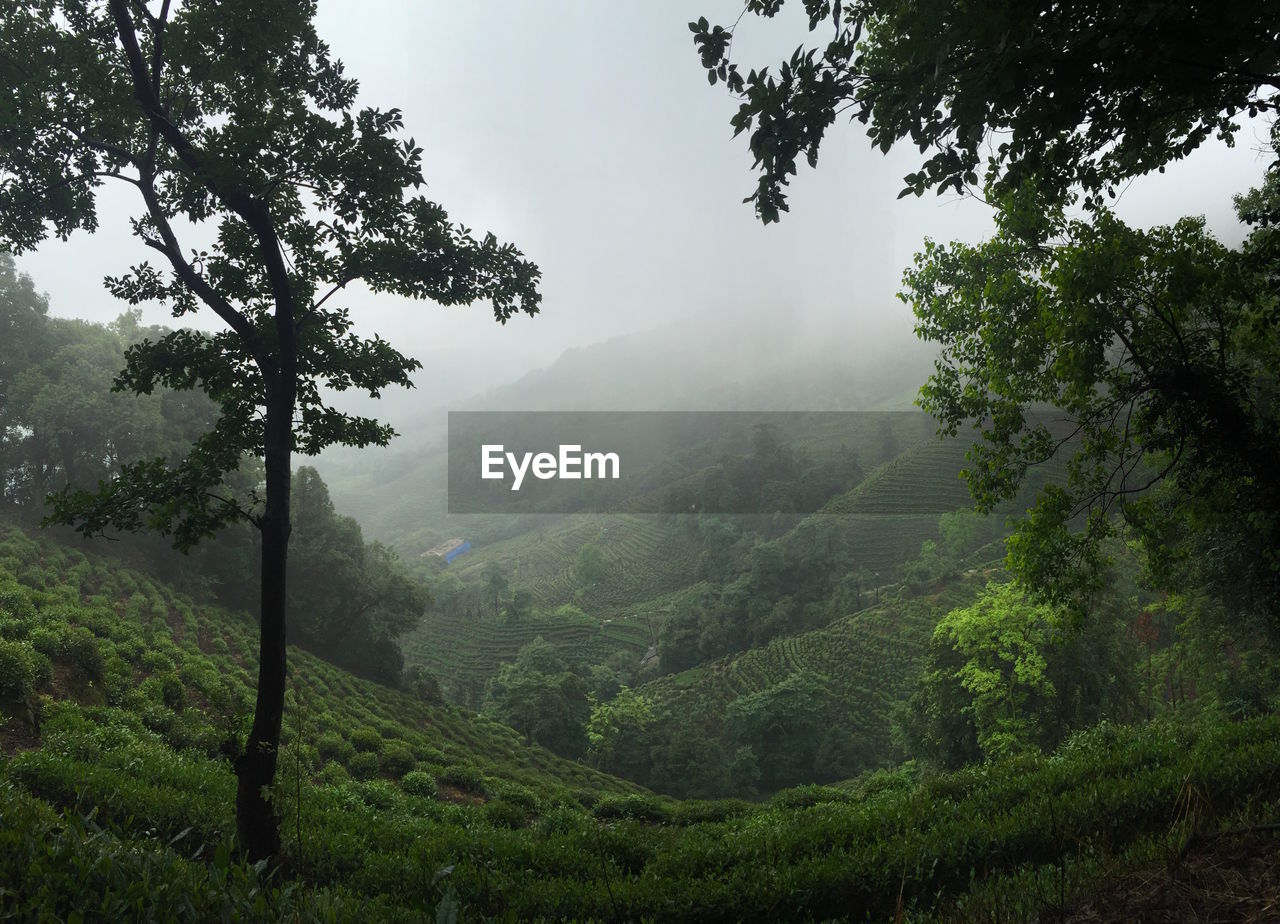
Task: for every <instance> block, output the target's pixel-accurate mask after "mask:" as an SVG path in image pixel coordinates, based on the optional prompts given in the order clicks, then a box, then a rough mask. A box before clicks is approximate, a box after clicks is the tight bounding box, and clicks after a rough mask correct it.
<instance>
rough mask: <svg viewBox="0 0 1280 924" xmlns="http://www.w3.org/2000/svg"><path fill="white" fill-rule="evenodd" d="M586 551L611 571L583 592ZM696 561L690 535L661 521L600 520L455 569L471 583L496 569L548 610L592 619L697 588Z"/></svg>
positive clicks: (546, 533) (512, 543)
mask: <svg viewBox="0 0 1280 924" xmlns="http://www.w3.org/2000/svg"><path fill="white" fill-rule="evenodd" d="M587 544H591V545H594V546H595V547H596V548H598V549H599V550H600V552H601V554H602V555H603V557H604V563H605V570H604V576H603V577H602V578H601V579H600V580H599V581H597V582H595V584H593V585H591V586H589V587H583V586H582V584H581V581H580V580H579V578H578V575H577V573H576V565H577V561H578V554H579V553H580V552H581V551H582V548H583V546H585V545H587ZM697 554H698V548H697V546H696V544H695V543H694V541H693V540H692V539H691V538H690V537H689V536H688V535H686V534H685V533H683V532H681V531H680V530H678V529H675V528H673V527H672V526H670V525H669V523H667V522H664V521H663V520H662V519H661V518H660V517H658V516H648V515H640V514H617V515H607V514H598V515H590V516H572V517H566V518H564V519H562V520H560V521H558V522H555V523H553V524H551V525H549V526H547V527H544V528H541V529H535V530H531V531H529V532H527V533H524V534H522V535H519V536H516V537H514V538H511V539H506V540H503V541H501V542H497V543H494V544H492V545H489V546H483V547H480V548H478V549H475V550H474V551H473V552H471V553H470V554H468V555H467V556H465V557H464V558H461V559H458V561H457V563H456V564H455V565H453V566H452V567H453V568H456V569H457V573H458V575H459V576H460V577H461V578H463V579H464V580H474V581H479V580H481V578H482V575H483V574H484V570H485V567H486V566H487V565H489V564H490V563H494V564H497V565H498V566H499V567H500V568H501V569H502V571H503V573H504V574H505V575H506V577H507V579H508V580H509V581H510V583H511V586H512V587H513V588H521V589H523V590H528V591H529V592H531V593H532V594H533V597H534V601H535V603H536V604H537V605H538V606H540V607H542V608H544V609H554V608H555V607H558V606H560V605H562V604H565V603H574V604H576V605H577V606H579V607H581V608H582V609H584V610H586V611H587V612H588V613H590V614H591V615H592V616H598V617H601V618H607V617H610V616H620V615H624V614H626V612H627V611H628V608H629V607H633V606H634V605H635V604H636V603H637V602H638V601H643V600H649V599H651V598H653V597H657V596H660V595H661V594H664V593H669V592H670V591H672V590H676V589H678V588H680V587H683V586H685V585H687V584H689V583H691V582H692V581H693V576H694V570H695V566H696V564H697Z"/></svg>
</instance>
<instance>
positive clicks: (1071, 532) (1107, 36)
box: [691, 0, 1280, 627]
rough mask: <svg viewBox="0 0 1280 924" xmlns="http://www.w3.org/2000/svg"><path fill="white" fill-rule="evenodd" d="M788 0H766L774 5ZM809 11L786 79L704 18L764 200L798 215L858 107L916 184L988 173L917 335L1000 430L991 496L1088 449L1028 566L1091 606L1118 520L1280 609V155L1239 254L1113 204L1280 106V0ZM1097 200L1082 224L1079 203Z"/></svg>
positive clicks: (943, 380) (977, 490) (933, 252)
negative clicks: (989, 231)
mask: <svg viewBox="0 0 1280 924" xmlns="http://www.w3.org/2000/svg"><path fill="white" fill-rule="evenodd" d="M782 5H783V4H782V2H781V0H751V2H749V3H748V4H747V8H748V10H749V11H751V12H754V13H757V14H761V15H766V16H772V15H774V14H775V13H776V12H777V11H778V9H779V8H780V7H781V6H782ZM805 9H806V11H807V12H808V13H809V17H810V25H811V28H814V29H816V28H817V27H818V26H819V25H821V24H824V23H825V24H827V26H828V27H829V28H831V29H832V30H833V35H832V40H831V41H830V42H829V43H827V44H825V45H823V46H822V47H821V48H815V49H811V50H805V49H803V48H802V49H800V50H798V51H797V52H796V54H795V55H793V56H792V58H791V59H790V60H789V61H787V62H785V63H784V64H783V65H782V67H781V68H780V69H779V70H778V71H777V72H776V73H770V72H769V71H768V70H764V71H752V72H750V73H749V74H747V75H745V76H744V75H743V74H742V73H741V72H740V71H739V69H738V67H737V66H736V65H735V63H734V62H732V61H730V60H729V52H730V42H731V38H732V34H731V32H730V31H728V30H725V29H722V28H720V27H714V28H713V27H710V26H709V25H708V24H707V23H706V21H705V20H701V21H699V22H697V23H692V24H691V28H692V30H693V32H694V33H695V34H694V41H695V43H696V45H697V47H698V49H699V51H700V53H701V55H702V59H703V63H704V65H705V66H706V67H707V68H708V73H709V75H710V77H711V82H712V83H713V84H714V83H716V82H719V81H721V80H723V81H724V82H725V83H726V84H727V86H728V87H729V89H730V91H731V92H733V93H735V94H737V95H738V96H739V98H740V99H741V101H742V102H741V106H740V108H739V110H738V112H737V114H736V115H735V116H734V119H733V126H734V128H735V130H736V131H738V132H749V133H750V144H751V149H752V151H753V154H754V155H755V158H756V166H757V167H758V169H759V171H760V181H759V186H758V188H757V191H756V193H755V194H754V195H753V196H752V197H751V201H753V202H754V203H755V206H756V210H757V213H758V214H759V215H760V217H761V219H762V220H764V221H766V222H769V221H776V220H777V219H778V218H779V215H780V212H782V211H785V210H786V197H785V192H784V190H785V187H786V185H787V181H788V178H789V176H790V175H792V174H794V172H795V170H796V162H797V160H798V158H799V157H801V156H802V155H803V156H804V157H805V158H806V159H807V160H808V162H809V163H810V165H811V166H812V165H815V164H816V162H817V155H818V151H819V148H820V146H821V143H822V140H823V138H824V135H825V132H826V130H827V128H828V127H829V126H830V125H832V124H833V123H834V121H835V119H836V117H837V115H838V114H840V113H842V112H850V113H852V115H853V116H855V117H856V118H858V119H859V120H861V121H862V122H863V123H864V124H866V125H867V126H868V128H867V130H868V133H869V135H870V138H871V140H872V142H873V143H874V144H876V145H877V146H879V147H880V148H881V149H882V150H886V151H887V150H888V149H889V148H890V147H892V146H893V145H895V144H897V143H899V142H901V141H905V140H910V141H911V142H912V143H914V144H916V145H917V146H918V147H919V149H920V151H921V153H922V154H926V152H932V153H927V156H925V157H924V159H923V162H922V163H921V165H920V169H919V170H918V171H917V172H915V173H912V174H911V175H909V176H907V177H906V178H905V183H906V188H905V189H904V190H903V192H904V194H905V193H907V192H912V193H915V194H917V195H919V194H921V193H922V192H923V191H924V190H925V189H927V188H936V189H937V190H938V191H939V192H942V191H945V190H948V189H953V190H956V191H966V190H970V189H971V188H973V187H976V186H979V185H981V186H982V187H983V190H984V195H985V198H986V200H987V201H988V202H989V203H990V204H991V205H992V206H993V207H994V208H995V211H996V221H997V233H996V235H995V237H994V238H993V239H992V240H991V241H988V242H986V243H985V244H981V245H976V246H969V245H963V244H955V245H950V246H943V245H938V244H934V243H931V242H930V243H926V245H925V249H924V251H923V253H921V254H920V255H919V256H918V257H917V260H916V263H915V266H914V267H913V268H912V269H910V270H909V271H908V272H907V274H906V292H905V293H904V298H905V299H906V300H907V301H909V302H910V303H911V304H912V306H913V308H914V309H915V311H916V314H917V317H918V318H919V319H920V323H919V325H918V327H917V332H918V333H919V334H920V335H921V336H922V337H924V338H926V339H930V340H935V341H938V342H939V343H941V344H942V348H943V353H942V356H941V358H940V360H939V363H938V366H937V372H936V374H935V375H934V376H933V377H932V378H931V379H930V381H929V383H928V385H927V386H926V387H925V388H924V390H923V391H922V395H921V402H920V403H921V405H922V407H924V409H925V410H926V411H929V412H931V413H933V414H934V415H935V416H937V417H938V418H939V419H940V421H941V424H942V430H943V432H944V433H949V434H954V433H955V432H957V430H958V429H959V428H960V427H961V426H968V425H972V426H974V427H975V428H977V429H979V430H981V433H980V440H979V442H978V443H977V445H976V446H975V448H974V452H973V456H972V464H971V465H970V467H969V469H968V472H967V474H968V477H969V482H970V488H971V490H972V492H973V494H974V496H975V499H976V500H977V502H978V506H979V507H980V508H982V509H988V510H989V509H990V508H991V507H992V506H993V505H994V504H995V503H996V502H998V501H1000V500H1002V499H1007V498H1010V497H1012V496H1014V494H1015V492H1016V491H1017V488H1018V487H1019V486H1020V485H1021V484H1022V483H1023V481H1024V479H1025V477H1026V475H1027V472H1028V469H1029V468H1030V467H1031V466H1033V465H1035V464H1036V463H1039V462H1042V461H1046V460H1047V459H1048V458H1049V457H1050V456H1052V455H1054V454H1056V453H1058V452H1060V451H1062V450H1063V449H1064V447H1070V449H1069V450H1068V451H1070V452H1072V458H1071V461H1070V464H1069V472H1070V479H1069V481H1068V483H1067V484H1066V485H1055V486H1050V487H1048V488H1046V489H1044V490H1043V491H1041V494H1040V497H1039V499H1038V502H1037V504H1036V506H1035V508H1034V509H1033V511H1032V512H1031V513H1030V515H1029V516H1028V517H1027V518H1026V520H1025V521H1024V522H1023V523H1022V525H1020V527H1019V533H1018V535H1017V537H1015V539H1014V540H1013V541H1012V542H1011V543H1010V548H1009V554H1010V562H1011V564H1012V565H1013V566H1014V567H1015V568H1016V569H1017V570H1018V572H1019V573H1020V575H1021V576H1022V578H1023V579H1024V581H1025V582H1026V583H1027V585H1028V586H1029V587H1031V588H1033V589H1035V590H1036V591H1037V592H1048V593H1049V594H1050V596H1052V597H1053V598H1055V599H1059V600H1071V601H1073V602H1074V603H1077V604H1080V605H1083V606H1087V605H1088V602H1089V599H1090V596H1091V594H1093V593H1094V592H1096V591H1097V589H1098V587H1099V581H1100V575H1101V574H1102V572H1103V569H1104V565H1105V560H1104V556H1103V555H1102V554H1101V549H1102V543H1103V541H1104V540H1105V539H1106V537H1107V536H1108V535H1109V534H1110V533H1111V532H1112V530H1113V529H1114V525H1115V521H1116V519H1117V516H1116V515H1117V514H1118V515H1121V516H1122V517H1123V519H1124V521H1125V522H1126V523H1127V524H1128V526H1130V527H1132V528H1134V529H1136V530H1137V531H1138V534H1139V535H1140V536H1141V537H1142V538H1143V539H1144V540H1145V542H1146V544H1147V545H1148V547H1149V550H1150V551H1151V553H1152V559H1153V569H1154V570H1155V571H1156V572H1157V573H1158V574H1159V575H1160V576H1161V578H1162V580H1164V581H1166V582H1168V583H1169V584H1170V585H1172V586H1175V587H1181V588H1187V589H1189V588H1190V587H1191V586H1193V585H1194V584H1196V583H1197V582H1199V583H1204V582H1208V583H1210V584H1212V585H1213V586H1214V587H1215V589H1216V590H1217V591H1218V592H1219V593H1220V594H1222V595H1224V597H1226V598H1227V599H1229V600H1230V601H1231V602H1232V605H1233V608H1234V609H1236V610H1237V611H1246V610H1263V611H1266V612H1268V613H1270V614H1271V621H1272V622H1273V624H1275V625H1277V626H1278V627H1280V558H1278V557H1277V553H1276V551H1275V550H1276V549H1277V548H1280V514H1277V513H1276V511H1278V510H1280V475H1277V472H1280V464H1277V463H1280V426H1278V423H1280V421H1278V420H1277V416H1276V402H1275V400H1274V395H1275V394H1276V391H1277V387H1278V386H1277V378H1278V376H1280V340H1278V338H1277V334H1276V329H1277V328H1276V324H1275V320H1276V313H1277V302H1276V297H1275V285H1274V280H1275V278H1276V271H1277V266H1276V262H1277V250H1276V245H1275V236H1274V231H1273V228H1272V226H1273V225H1274V223H1275V222H1276V220H1277V218H1278V217H1280V188H1278V187H1277V182H1278V180H1277V173H1276V169H1275V167H1276V164H1273V169H1272V171H1271V172H1270V174H1269V175H1268V177H1267V178H1266V181H1265V183H1264V184H1263V186H1262V187H1261V188H1260V189H1259V190H1257V191H1256V192H1254V193H1252V194H1250V195H1248V196H1245V197H1243V198H1241V199H1240V200H1239V201H1238V203H1237V206H1238V211H1239V214H1240V216H1241V218H1242V219H1243V220H1245V221H1247V222H1249V223H1250V224H1253V225H1254V226H1255V230H1254V232H1253V234H1252V235H1251V236H1250V238H1249V240H1248V241H1247V242H1246V244H1245V245H1244V247H1243V248H1241V249H1239V250H1236V251H1232V250H1229V249H1228V248H1226V247H1224V246H1222V245H1221V244H1219V243H1218V242H1216V241H1214V240H1213V239H1212V237H1211V236H1210V235H1208V234H1207V233H1206V231H1205V228H1204V224H1203V222H1202V221H1196V220H1190V219H1188V220H1184V221H1182V222H1179V223H1178V224H1176V225H1174V226H1172V227H1167V228H1158V229H1155V230H1153V231H1148V232H1144V231H1139V230H1135V229H1132V228H1128V227H1126V226H1125V225H1124V224H1123V223H1122V222H1120V221H1119V220H1118V219H1117V218H1116V217H1115V216H1114V215H1112V214H1111V213H1110V212H1109V211H1108V210H1107V209H1106V208H1105V207H1104V205H1103V203H1104V202H1105V195H1106V194H1108V193H1112V192H1113V190H1114V188H1115V187H1116V185H1117V184H1119V183H1121V182H1122V181H1124V180H1127V179H1128V178H1131V177H1134V176H1138V175H1141V174H1144V173H1148V172H1151V171H1155V170H1162V169H1163V168H1164V167H1165V165H1167V164H1168V163H1170V162H1171V161H1174V160H1177V159H1179V158H1182V157H1185V156H1187V155H1189V154H1190V153H1192V152H1193V151H1194V150H1195V149H1196V148H1197V147H1198V146H1199V145H1201V144H1202V143H1203V142H1204V141H1205V140H1207V139H1208V138H1210V137H1213V136H1215V135H1216V136H1218V137H1221V138H1223V139H1224V140H1226V141H1227V142H1230V141H1231V140H1232V139H1233V138H1234V136H1235V134H1236V133H1237V132H1238V131H1239V130H1240V128H1241V125H1240V123H1239V121H1237V116H1239V115H1240V114H1242V113H1248V114H1249V115H1250V116H1253V115H1256V114H1258V113H1261V112H1274V111H1275V109H1276V105H1277V102H1278V101H1280V95H1278V94H1277V90H1280V19H1278V18H1277V17H1276V15H1275V9H1274V6H1273V5H1272V4H1270V3H1269V2H1267V0H1246V2H1242V3H1237V4H1232V5H1231V8H1230V10H1219V9H1216V8H1214V9H1210V8H1208V7H1204V6H1203V5H1200V4H1190V3H1182V4H1170V3H1154V2H1151V3H1147V2H1143V3H1129V4H1109V3H1071V4H1058V5H1056V6H1044V5H1042V4H1029V5H1014V6H1009V5H1007V4H996V3H987V2H979V3H978V4H976V5H975V4H973V3H963V4H962V3H959V2H957V0H924V2H920V3H906V2H901V0H883V2H870V0H868V2H853V3H847V4H841V3H838V2H837V3H835V4H819V3H805ZM1277 140H1280V139H1276V138H1273V147H1280V146H1278V145H1277V144H1276V141H1277ZM984 151H989V156H987V157H986V159H985V161H984ZM1277 164H1280V161H1277ZM1080 196H1083V204H1084V205H1085V206H1086V213H1085V215H1086V217H1085V219H1079V218H1068V217H1067V212H1066V208H1067V206H1069V205H1070V204H1072V203H1073V202H1074V201H1075V200H1076V199H1077V198H1078V197H1080ZM1055 418H1056V421H1055ZM1162 485H1163V487H1161V486H1162ZM1081 527H1083V531H1081Z"/></svg>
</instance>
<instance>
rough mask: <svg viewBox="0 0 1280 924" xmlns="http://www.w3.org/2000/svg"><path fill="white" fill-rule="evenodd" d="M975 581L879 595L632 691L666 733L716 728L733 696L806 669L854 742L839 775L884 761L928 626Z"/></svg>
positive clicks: (969, 595)
mask: <svg viewBox="0 0 1280 924" xmlns="http://www.w3.org/2000/svg"><path fill="white" fill-rule="evenodd" d="M982 584H983V580H982V579H981V578H980V576H974V577H971V578H959V579H953V580H950V581H946V582H943V586H941V587H939V588H936V589H933V590H932V591H931V592H929V593H926V594H923V595H921V596H914V597H909V598H906V599H897V600H892V601H886V602H884V603H881V604H879V605H876V606H872V607H870V608H868V609H865V610H862V611H861V612H858V613H854V614H852V615H849V616H846V617H844V618H842V619H839V620H836V621H835V622H833V623H831V624H830V625H828V626H825V627H824V628H821V629H817V630H815V631H812V632H805V633H802V634H799V635H792V636H784V637H782V638H775V639H773V640H772V641H770V642H768V643H767V644H766V645H764V646H762V647H759V648H752V649H749V650H747V651H744V652H742V653H740V654H737V655H732V656H730V657H727V658H722V659H720V660H717V661H713V662H712V663H710V664H706V665H701V666H699V667H696V668H693V669H692V670H687V671H682V672H680V673H678V674H671V675H668V676H665V677H661V678H658V679H656V680H653V681H650V682H649V683H646V684H645V685H644V686H642V687H641V688H640V691H639V692H640V693H641V695H643V696H645V697H647V698H648V699H650V700H651V701H652V702H653V704H654V707H655V712H656V713H658V714H659V715H665V716H669V717H671V718H670V721H671V722H672V723H673V726H674V727H673V728H672V729H671V730H670V732H669V733H670V734H672V735H676V734H680V733H684V734H692V733H695V729H694V728H693V727H691V726H693V725H695V724H696V725H697V726H698V727H700V728H702V729H703V730H704V731H705V730H707V729H720V728H722V727H723V722H724V716H725V711H726V709H727V708H728V707H729V705H730V704H731V703H732V702H733V701H734V700H737V699H739V698H742V697H747V696H750V695H752V694H757V693H761V692H764V691H768V690H770V689H774V688H777V687H778V686H779V685H780V684H782V683H784V682H785V681H787V680H788V678H791V677H793V676H795V675H797V674H801V673H808V674H812V675H815V676H818V677H822V678H825V679H826V680H827V681H828V682H829V683H828V689H829V691H830V693H831V694H832V696H833V698H834V700H835V703H834V705H835V709H836V711H837V712H838V713H839V715H840V717H841V724H842V726H843V729H842V730H843V731H846V732H847V733H848V734H849V736H850V737H851V738H852V739H854V741H855V743H856V749H857V761H856V762H857V763H860V764H861V765H860V766H850V767H847V768H846V775H852V774H853V773H856V772H858V771H859V770H865V769H870V768H872V767H875V766H880V765H887V764H890V763H892V762H893V759H894V758H895V757H896V756H897V755H896V754H895V749H894V747H893V746H892V743H891V739H890V729H891V717H892V715H893V713H894V711H895V709H897V708H899V707H901V706H902V705H903V704H904V703H905V702H906V700H907V698H908V697H909V696H910V694H911V691H912V690H913V689H914V688H915V686H916V684H917V682H918V677H919V673H920V668H921V665H922V663H923V657H924V652H925V648H926V646H927V645H928V642H929V638H930V636H931V635H932V634H933V629H934V626H935V625H936V624H937V622H938V620H939V619H941V618H942V616H943V615H944V614H945V613H946V612H947V611H948V610H950V609H953V608H955V607H958V606H964V605H966V604H968V603H969V602H971V601H972V599H973V597H974V596H975V595H976V593H977V592H978V590H979V589H980V588H981V586H982ZM681 726H683V727H681Z"/></svg>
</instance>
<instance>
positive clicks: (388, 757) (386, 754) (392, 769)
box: [382, 741, 414, 777]
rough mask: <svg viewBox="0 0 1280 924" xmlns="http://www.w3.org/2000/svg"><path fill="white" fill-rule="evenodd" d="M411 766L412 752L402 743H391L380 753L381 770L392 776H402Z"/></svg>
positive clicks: (412, 761) (412, 762)
mask: <svg viewBox="0 0 1280 924" xmlns="http://www.w3.org/2000/svg"><path fill="white" fill-rule="evenodd" d="M413 765H414V759H413V751H411V750H409V747H408V745H406V744H404V743H403V742H400V741H393V742H391V744H389V745H387V748H386V750H385V751H383V752H382V769H383V770H384V771H385V772H387V773H389V774H391V775H392V776H397V777H398V776H404V775H405V774H406V773H408V772H409V771H410V770H412V769H413Z"/></svg>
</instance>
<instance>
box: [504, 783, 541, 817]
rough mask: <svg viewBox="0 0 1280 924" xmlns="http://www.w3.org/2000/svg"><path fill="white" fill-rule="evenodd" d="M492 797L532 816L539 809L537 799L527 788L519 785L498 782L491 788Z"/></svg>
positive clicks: (539, 804)
mask: <svg viewBox="0 0 1280 924" xmlns="http://www.w3.org/2000/svg"><path fill="white" fill-rule="evenodd" d="M492 791H493V797H494V798H495V799H501V800H502V801H504V802H509V803H511V804H512V805H514V806H518V807H519V808H521V809H523V810H524V811H525V813H526V814H530V815H532V814H533V813H534V812H537V811H538V810H539V809H540V808H541V807H542V805H541V803H540V802H539V800H538V797H537V796H536V795H534V794H533V791H532V790H531V789H529V788H528V787H527V786H521V785H520V784H519V783H510V782H506V781H503V782H499V783H495V784H494V785H493V787H492Z"/></svg>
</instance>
